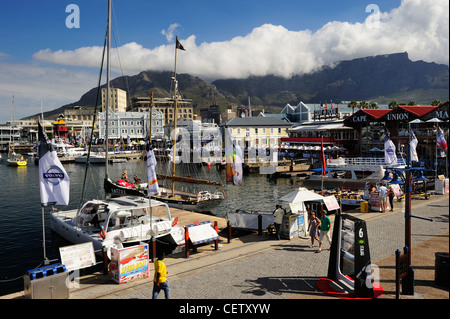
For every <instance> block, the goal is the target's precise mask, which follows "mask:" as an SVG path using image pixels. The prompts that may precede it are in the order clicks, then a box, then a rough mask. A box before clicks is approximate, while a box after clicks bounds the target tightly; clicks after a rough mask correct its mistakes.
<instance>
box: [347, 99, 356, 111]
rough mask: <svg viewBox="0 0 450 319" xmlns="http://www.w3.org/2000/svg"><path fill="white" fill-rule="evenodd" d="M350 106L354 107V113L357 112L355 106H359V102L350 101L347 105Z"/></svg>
mask: <svg viewBox="0 0 450 319" xmlns="http://www.w3.org/2000/svg"><path fill="white" fill-rule="evenodd" d="M347 106H348V107H349V108H350V107H351V108H352V113H355V107H358V102H356V101H350V103H348V105H347Z"/></svg>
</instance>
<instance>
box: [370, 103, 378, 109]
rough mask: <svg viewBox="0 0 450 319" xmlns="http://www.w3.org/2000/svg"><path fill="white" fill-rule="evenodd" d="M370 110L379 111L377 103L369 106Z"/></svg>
mask: <svg viewBox="0 0 450 319" xmlns="http://www.w3.org/2000/svg"><path fill="white" fill-rule="evenodd" d="M369 109H378V104H377V103H376V102H372V103H370V104H369Z"/></svg>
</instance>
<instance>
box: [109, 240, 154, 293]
mask: <svg viewBox="0 0 450 319" xmlns="http://www.w3.org/2000/svg"><path fill="white" fill-rule="evenodd" d="M110 265H111V275H112V279H113V280H114V281H115V282H117V283H119V284H124V283H127V282H130V281H132V280H136V279H141V278H147V277H149V275H150V270H149V260H148V245H136V246H132V247H127V248H121V249H115V248H112V249H111V263H110Z"/></svg>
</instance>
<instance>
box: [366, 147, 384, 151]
mask: <svg viewBox="0 0 450 319" xmlns="http://www.w3.org/2000/svg"><path fill="white" fill-rule="evenodd" d="M369 152H384V150H380V149H379V148H378V147H374V148H371V149H370V150H369Z"/></svg>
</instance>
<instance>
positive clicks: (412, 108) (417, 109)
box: [398, 105, 438, 116]
mask: <svg viewBox="0 0 450 319" xmlns="http://www.w3.org/2000/svg"><path fill="white" fill-rule="evenodd" d="M398 107H399V108H402V109H404V110H405V111H408V112H410V113H413V114H414V115H417V116H424V115H426V114H428V113H430V112H431V111H433V110H435V109H437V108H438V106H422V105H399V106H398Z"/></svg>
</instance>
